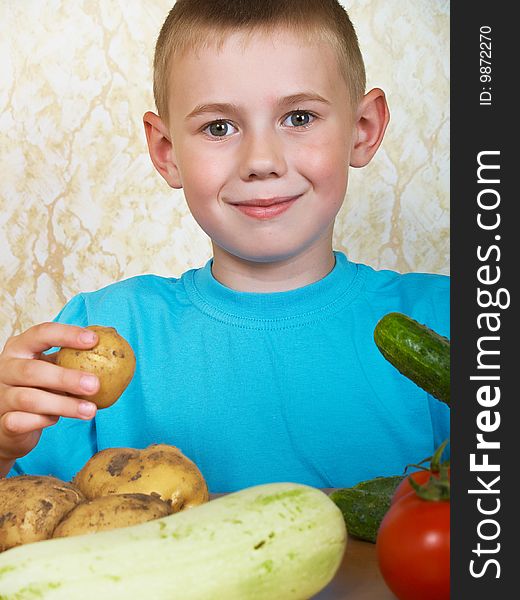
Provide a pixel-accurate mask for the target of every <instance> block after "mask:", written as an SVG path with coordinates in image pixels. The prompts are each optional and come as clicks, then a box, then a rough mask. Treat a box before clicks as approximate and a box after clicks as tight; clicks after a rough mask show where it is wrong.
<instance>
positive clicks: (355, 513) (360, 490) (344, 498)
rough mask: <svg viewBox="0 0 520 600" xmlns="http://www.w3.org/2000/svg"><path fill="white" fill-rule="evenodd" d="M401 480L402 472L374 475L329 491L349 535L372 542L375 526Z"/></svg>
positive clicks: (376, 529) (385, 511) (374, 538)
mask: <svg viewBox="0 0 520 600" xmlns="http://www.w3.org/2000/svg"><path fill="white" fill-rule="evenodd" d="M402 480H403V476H402V475H392V476H390V477H376V478H374V479H369V480H368V481H361V482H360V483H358V484H357V485H355V486H354V487H351V488H342V489H339V490H335V491H334V492H332V493H331V494H330V496H329V498H330V499H331V500H332V501H333V502H334V503H335V504H337V506H338V507H339V509H340V510H341V512H342V514H343V518H344V519H345V523H346V526H347V530H348V532H349V535H352V536H354V537H357V538H359V539H362V540H365V541H367V542H374V543H375V541H376V537H377V531H378V529H379V525H380V524H381V521H382V520H383V517H384V516H385V514H386V513H387V511H388V509H389V508H390V501H391V499H392V495H393V493H394V491H395V489H396V488H397V486H398V485H399V484H400V483H401V481H402Z"/></svg>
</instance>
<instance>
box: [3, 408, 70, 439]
mask: <svg viewBox="0 0 520 600" xmlns="http://www.w3.org/2000/svg"><path fill="white" fill-rule="evenodd" d="M58 419H59V417H57V416H49V415H36V414H32V413H26V412H10V413H7V414H5V415H3V416H2V417H1V418H0V430H3V431H4V432H5V433H6V434H7V435H13V436H14V435H23V434H26V433H31V432H32V431H37V430H39V429H43V428H45V427H50V426H51V425H54V424H55V423H57V422H58Z"/></svg>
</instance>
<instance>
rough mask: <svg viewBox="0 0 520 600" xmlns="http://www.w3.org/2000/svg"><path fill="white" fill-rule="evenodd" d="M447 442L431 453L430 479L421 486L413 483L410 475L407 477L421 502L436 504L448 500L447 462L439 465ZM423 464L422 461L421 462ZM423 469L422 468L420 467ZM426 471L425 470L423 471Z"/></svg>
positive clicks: (448, 465) (448, 478)
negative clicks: (427, 501) (426, 501)
mask: <svg viewBox="0 0 520 600" xmlns="http://www.w3.org/2000/svg"><path fill="white" fill-rule="evenodd" d="M448 441H449V440H445V441H444V442H443V443H442V444H441V445H440V446H439V447H438V448H437V450H435V452H434V453H433V456H432V457H431V462H430V469H429V471H430V472H431V475H430V478H429V479H428V481H427V482H426V483H424V484H423V485H420V484H418V483H417V482H416V481H414V479H413V477H412V476H411V475H409V476H408V482H409V483H410V485H411V487H412V488H413V489H414V490H415V493H416V494H417V495H418V496H419V498H422V499H423V500H429V501H433V502H438V501H442V500H448V501H449V499H450V477H449V468H450V463H449V461H444V462H442V463H441V456H442V453H443V452H444V449H445V448H446V445H447V444H448ZM421 462H424V461H421ZM420 468H422V469H424V467H420ZM424 470H426V469H424Z"/></svg>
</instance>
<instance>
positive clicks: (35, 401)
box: [0, 323, 99, 475]
mask: <svg viewBox="0 0 520 600" xmlns="http://www.w3.org/2000/svg"><path fill="white" fill-rule="evenodd" d="M96 342H97V336H96V334H95V333H93V332H92V331H90V330H88V329H83V328H82V327H76V326H75V325H64V324H62V323H42V324H40V325H35V326H33V327H30V328H29V329H27V330H26V331H24V332H23V333H21V334H20V335H16V336H13V337H12V338H10V339H9V340H7V343H6V344H5V347H4V350H3V351H2V353H1V354H0V475H2V474H4V475H5V474H7V472H8V471H9V469H10V468H11V466H12V464H13V462H14V461H15V460H16V459H17V458H20V457H22V456H25V455H26V454H27V453H28V452H30V451H31V450H32V449H33V448H34V447H35V446H36V444H37V443H38V440H39V439H40V436H41V432H42V429H43V428H44V427H49V426H50V425H54V424H55V423H56V422H57V421H58V419H59V417H60V416H61V417H76V418H78V419H91V418H92V417H94V415H95V414H96V405H95V404H94V403H92V402H88V401H86V400H81V399H79V398H74V397H73V396H75V395H87V394H94V393H95V392H96V391H97V390H98V388H99V380H98V378H97V377H96V376H95V375H90V374H87V373H82V372H81V371H76V370H72V369H65V368H63V367H59V366H57V365H56V364H54V362H55V353H54V354H50V355H44V354H42V353H43V352H45V351H46V350H49V349H50V348H53V347H55V346H67V347H68V348H78V349H81V350H86V349H88V348H92V347H93V346H95V344H96ZM6 469H7V471H6Z"/></svg>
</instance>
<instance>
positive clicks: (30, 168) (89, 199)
mask: <svg viewBox="0 0 520 600" xmlns="http://www.w3.org/2000/svg"><path fill="white" fill-rule="evenodd" d="M280 1H282V0H280ZM171 5H172V0H154V1H153V2H150V1H148V0H146V1H145V0H83V1H80V0H77V1H74V2H70V1H69V0H20V1H15V0H0V282H1V284H0V347H1V346H3V343H4V342H5V340H6V339H7V337H8V336H10V335H12V334H13V333H17V332H20V331H21V330H23V329H25V328H27V327H28V326H30V325H31V324H33V323H37V322H40V321H43V320H49V319H51V318H53V316H54V315H55V314H56V313H57V311H58V310H59V309H60V308H61V306H62V305H63V304H64V303H65V302H66V301H67V300H68V299H69V298H70V297H71V296H72V295H74V294H76V293H78V292H80V291H88V290H93V289H97V288H99V287H101V286H103V285H106V284H107V283H109V282H112V281H114V280H118V279H122V278H126V277H129V276H132V275H136V274H139V273H150V272H151V273H157V274H160V275H171V276H178V275H180V274H181V273H182V272H183V271H184V270H186V269H188V268H191V267H195V266H199V265H202V264H203V263H204V262H205V261H206V260H207V258H208V257H209V256H210V245H209V242H208V240H207V238H206V236H205V234H203V233H202V232H201V231H200V230H199V228H198V226H197V224H196V223H195V222H194V220H193V219H192V217H191V216H190V214H189V212H188V210H187V208H186V206H185V203H184V199H183V195H182V191H178V190H171V189H170V188H169V187H168V186H167V185H166V184H165V183H164V181H163V180H162V179H161V178H160V176H159V175H158V174H157V173H156V172H155V171H154V169H153V167H152V165H151V162H150V160H149V158H148V155H147V150H146V142H145V137H144V133H143V128H142V121H141V118H142V114H143V113H144V112H145V111H146V110H148V109H153V108H154V104H153V97H152V93H151V63H152V56H153V47H154V43H155V39H156V36H157V33H158V30H159V28H160V25H161V23H162V22H163V20H164V18H165V16H166V14H167V12H168V10H169V8H170V7H171ZM344 5H345V6H346V7H347V8H348V10H349V12H350V15H351V17H352V20H353V22H354V23H355V25H356V28H357V31H358V36H359V39H360V44H361V49H362V51H363V53H364V56H365V61H366V66H367V74H368V88H371V87H375V86H377V87H381V88H383V89H384V90H385V92H386V93H387V98H388V102H389V105H390V111H391V122H390V126H389V129H388V130H387V134H386V137H385V140H384V142H383V145H382V147H381V149H380V150H379V152H378V154H377V155H376V157H375V158H374V160H373V161H372V163H370V164H369V165H368V166H367V167H365V168H364V169H355V170H352V171H351V180H350V181H351V182H350V186H349V191H348V193H347V197H346V200H345V204H344V206H343V208H342V211H341V213H340V215H339V218H338V221H337V227H336V232H335V246H336V248H338V249H340V250H343V251H345V252H346V253H347V254H348V256H349V257H350V258H351V259H353V260H356V261H361V262H365V263H367V264H370V265H372V266H374V267H376V268H378V269H379V268H391V269H395V270H398V271H401V272H408V271H428V272H437V273H446V274H447V273H449V2H448V1H447V0H404V1H403V0H344Z"/></svg>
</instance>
